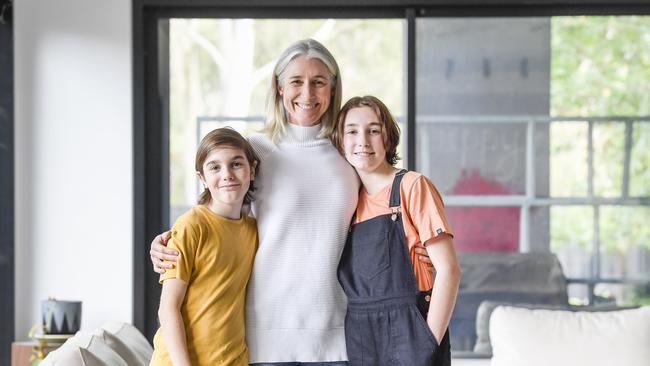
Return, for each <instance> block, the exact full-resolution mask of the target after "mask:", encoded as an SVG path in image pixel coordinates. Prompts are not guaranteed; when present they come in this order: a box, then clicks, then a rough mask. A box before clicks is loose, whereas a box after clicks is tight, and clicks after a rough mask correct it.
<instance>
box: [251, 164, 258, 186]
mask: <svg viewBox="0 0 650 366" xmlns="http://www.w3.org/2000/svg"><path fill="white" fill-rule="evenodd" d="M255 173H257V160H255V161H254V162H253V165H251V181H253V180H255Z"/></svg>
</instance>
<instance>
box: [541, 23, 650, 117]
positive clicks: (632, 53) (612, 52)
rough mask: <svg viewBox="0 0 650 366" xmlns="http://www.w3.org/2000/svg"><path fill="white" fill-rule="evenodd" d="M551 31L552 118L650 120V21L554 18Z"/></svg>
mask: <svg viewBox="0 0 650 366" xmlns="http://www.w3.org/2000/svg"><path fill="white" fill-rule="evenodd" d="M551 29H552V38H551V39H552V50H553V57H552V67H551V73H552V83H551V115H553V116H608V115H609V116H616V115H628V116H647V115H650V103H649V102H648V83H647V81H648V80H650V17H647V16H645V17H643V16H590V17H585V16H576V17H554V18H553V19H552V27H551Z"/></svg>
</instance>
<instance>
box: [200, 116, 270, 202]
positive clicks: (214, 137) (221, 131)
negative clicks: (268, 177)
mask: <svg viewBox="0 0 650 366" xmlns="http://www.w3.org/2000/svg"><path fill="white" fill-rule="evenodd" d="M224 147H230V148H235V149H240V150H241V151H243V152H244V156H245V157H246V160H248V164H249V165H250V166H251V168H253V167H254V168H255V170H256V171H257V169H259V168H260V158H259V157H257V154H256V153H255V150H253V147H252V146H251V144H250V143H248V141H247V140H246V139H245V138H244V137H243V136H242V135H240V134H239V132H237V131H235V130H233V129H232V128H230V127H222V128H217V129H214V130H212V131H210V132H209V133H208V134H207V135H205V137H204V138H203V140H201V143H200V144H199V147H198V148H197V149H196V158H195V159H194V169H195V170H196V171H197V172H199V173H200V174H201V175H202V176H203V175H204V173H203V164H204V163H205V159H207V158H208V155H210V152H212V150H214V149H218V148H224ZM254 183H255V182H253V181H252V180H251V184H250V186H249V187H248V191H247V192H246V196H244V204H248V203H251V201H253V192H255V184H254ZM211 200H212V196H211V195H210V190H209V189H208V188H204V189H203V192H201V194H200V195H199V199H198V203H199V205H207V204H208V203H210V201H211Z"/></svg>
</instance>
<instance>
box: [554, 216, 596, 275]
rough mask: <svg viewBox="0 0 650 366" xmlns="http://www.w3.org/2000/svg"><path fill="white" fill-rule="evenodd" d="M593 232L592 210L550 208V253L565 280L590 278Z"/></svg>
mask: <svg viewBox="0 0 650 366" xmlns="http://www.w3.org/2000/svg"><path fill="white" fill-rule="evenodd" d="M593 231H594V210H593V207H591V206H555V207H551V251H552V252H553V253H555V254H556V255H557V257H558V259H559V260H560V263H561V264H562V269H563V271H564V275H565V276H566V277H568V278H590V277H591V260H592V241H593Z"/></svg>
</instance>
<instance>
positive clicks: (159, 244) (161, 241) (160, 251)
mask: <svg viewBox="0 0 650 366" xmlns="http://www.w3.org/2000/svg"><path fill="white" fill-rule="evenodd" d="M169 238H171V231H165V232H164V233H162V234H160V235H157V236H156V237H155V238H154V239H153V240H152V241H151V249H150V250H149V256H150V257H151V263H152V264H153V271H154V272H156V273H165V269H166V268H174V263H171V262H176V261H177V260H178V252H177V251H176V250H174V249H170V248H167V242H168V241H169Z"/></svg>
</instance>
